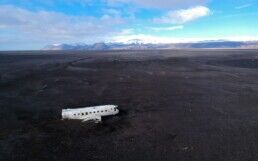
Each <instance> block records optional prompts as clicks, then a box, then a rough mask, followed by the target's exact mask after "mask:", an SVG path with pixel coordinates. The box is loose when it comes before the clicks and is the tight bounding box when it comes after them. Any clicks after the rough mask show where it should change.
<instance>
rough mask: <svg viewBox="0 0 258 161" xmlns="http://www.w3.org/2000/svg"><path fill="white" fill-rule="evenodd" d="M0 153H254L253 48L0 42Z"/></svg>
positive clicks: (154, 158) (108, 160) (175, 159)
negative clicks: (22, 46) (85, 116)
mask: <svg viewBox="0 0 258 161" xmlns="http://www.w3.org/2000/svg"><path fill="white" fill-rule="evenodd" d="M102 104H117V105H119V109H120V114H119V115H117V116H114V117H109V118H105V119H104V121H103V122H102V123H100V124H94V123H81V122H80V121H62V120H60V114H61V109H62V108H69V107H70V108H75V107H81V106H92V105H102ZM0 160H1V161H51V160H55V161H80V160H84V161H91V160H93V161H257V160H258V51H257V50H163V51H158V50H157V51H113V52H111V51H110V52H61V51H60V52H47V51H42V52H1V53H0Z"/></svg>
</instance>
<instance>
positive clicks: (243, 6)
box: [235, 3, 252, 9]
mask: <svg viewBox="0 0 258 161" xmlns="http://www.w3.org/2000/svg"><path fill="white" fill-rule="evenodd" d="M251 6H252V4H250V3H248V4H244V5H241V6H236V7H235V9H243V8H248V7H251Z"/></svg>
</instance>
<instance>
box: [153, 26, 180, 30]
mask: <svg viewBox="0 0 258 161" xmlns="http://www.w3.org/2000/svg"><path fill="white" fill-rule="evenodd" d="M183 28H184V26H183V25H178V26H170V27H151V28H150V29H151V30H153V31H174V30H180V29H183Z"/></svg>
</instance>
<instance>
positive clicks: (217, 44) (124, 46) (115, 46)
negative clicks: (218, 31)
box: [43, 40, 258, 50]
mask: <svg viewBox="0 0 258 161" xmlns="http://www.w3.org/2000/svg"><path fill="white" fill-rule="evenodd" d="M190 48H197V49H200V48H247V49H248V48H250V49H253V48H258V42H251V41H250V42H242V41H222V40H219V41H202V42H195V43H173V44H172V43H171V44H155V43H153V44H152V43H149V44H145V43H141V42H139V41H137V42H135V41H130V42H129V43H104V42H101V43H95V44H91V45H89V44H53V45H48V46H46V47H45V48H43V50H130V49H131V50H134V49H135V50H136V49H190Z"/></svg>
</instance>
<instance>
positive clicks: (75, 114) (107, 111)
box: [62, 105, 119, 121]
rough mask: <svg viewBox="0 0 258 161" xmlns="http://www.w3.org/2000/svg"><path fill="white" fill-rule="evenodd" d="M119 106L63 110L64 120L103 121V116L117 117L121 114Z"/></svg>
mask: <svg viewBox="0 0 258 161" xmlns="http://www.w3.org/2000/svg"><path fill="white" fill-rule="evenodd" d="M117 107H118V106H117V105H102V106H93V107H83V108H76V109H63V110H62V118H63V119H77V120H83V121H89V120H95V121H101V117H102V116H109V115H116V114H118V113H119V110H118V109H117Z"/></svg>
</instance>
